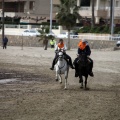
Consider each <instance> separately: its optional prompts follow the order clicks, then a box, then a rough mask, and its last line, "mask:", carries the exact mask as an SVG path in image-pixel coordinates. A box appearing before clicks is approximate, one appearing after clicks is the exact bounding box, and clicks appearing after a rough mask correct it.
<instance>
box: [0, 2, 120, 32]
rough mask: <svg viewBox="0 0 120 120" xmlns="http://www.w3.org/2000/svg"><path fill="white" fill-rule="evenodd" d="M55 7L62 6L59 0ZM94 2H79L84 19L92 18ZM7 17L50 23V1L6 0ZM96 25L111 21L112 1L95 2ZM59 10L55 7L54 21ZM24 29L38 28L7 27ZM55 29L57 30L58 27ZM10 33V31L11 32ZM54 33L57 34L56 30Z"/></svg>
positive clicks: (117, 6) (118, 7) (119, 5)
mask: <svg viewBox="0 0 120 120" xmlns="http://www.w3.org/2000/svg"><path fill="white" fill-rule="evenodd" d="M52 1H53V5H55V4H60V3H59V0H52ZM91 1H92V0H77V5H78V6H80V10H79V14H80V15H81V16H82V17H83V18H91V17H92V3H91ZM114 1H115V3H114V23H115V24H120V12H119V11H120V0H114ZM4 3H5V17H21V20H20V22H21V23H42V22H49V21H50V0H4ZM94 5H95V6H94V9H95V10H94V14H95V23H96V24H99V23H100V19H101V18H102V19H104V20H106V21H109V19H110V0H95V3H94ZM56 13H57V9H56V8H55V7H54V6H53V14H52V19H53V20H55V15H56ZM0 18H1V19H2V0H0ZM5 27H6V28H8V29H10V27H11V28H12V29H13V28H18V29H19V31H21V30H22V29H31V28H36V27H38V26H35V25H34V26H33V25H5ZM53 28H57V27H56V26H55V27H54V26H53ZM62 30H63V29H62V27H59V29H58V30H57V34H59V33H61V31H62ZM9 31H10V30H9ZM53 31H55V32H56V30H55V29H53Z"/></svg>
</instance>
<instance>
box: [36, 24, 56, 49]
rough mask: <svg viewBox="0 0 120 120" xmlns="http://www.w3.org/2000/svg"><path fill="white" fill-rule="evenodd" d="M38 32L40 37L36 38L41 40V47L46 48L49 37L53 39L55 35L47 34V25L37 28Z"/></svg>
mask: <svg viewBox="0 0 120 120" xmlns="http://www.w3.org/2000/svg"><path fill="white" fill-rule="evenodd" d="M39 32H40V33H41V35H40V39H39V40H38V41H39V42H40V41H43V47H44V50H47V47H48V41H49V40H51V39H54V38H55V37H54V36H53V35H47V34H48V33H49V28H48V27H45V26H44V27H42V28H41V30H39Z"/></svg>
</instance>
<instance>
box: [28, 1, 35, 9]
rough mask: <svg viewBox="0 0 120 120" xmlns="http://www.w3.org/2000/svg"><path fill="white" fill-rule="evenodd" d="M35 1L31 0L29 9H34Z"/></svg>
mask: <svg viewBox="0 0 120 120" xmlns="http://www.w3.org/2000/svg"><path fill="white" fill-rule="evenodd" d="M34 3H35V2H34V1H30V4H29V9H30V10H33V9H34Z"/></svg>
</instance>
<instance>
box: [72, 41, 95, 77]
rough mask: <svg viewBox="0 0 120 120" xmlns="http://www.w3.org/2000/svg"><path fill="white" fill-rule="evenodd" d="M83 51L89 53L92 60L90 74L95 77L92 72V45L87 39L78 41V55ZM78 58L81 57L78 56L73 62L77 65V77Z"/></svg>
mask: <svg viewBox="0 0 120 120" xmlns="http://www.w3.org/2000/svg"><path fill="white" fill-rule="evenodd" d="M82 53H85V54H86V55H87V58H88V60H89V61H90V70H89V75H90V76H92V77H93V76H94V74H93V72H92V68H93V60H92V59H91V58H90V55H91V50H90V47H89V45H88V42H87V41H86V40H85V39H84V40H81V41H80V42H79V43H78V55H80V54H82ZM78 59H79V58H78V57H77V58H76V59H75V60H74V62H73V64H74V66H75V77H78V64H77V61H78Z"/></svg>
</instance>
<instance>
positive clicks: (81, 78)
mask: <svg viewBox="0 0 120 120" xmlns="http://www.w3.org/2000/svg"><path fill="white" fill-rule="evenodd" d="M79 83H81V86H80V88H83V77H82V76H81V75H80V76H79Z"/></svg>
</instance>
